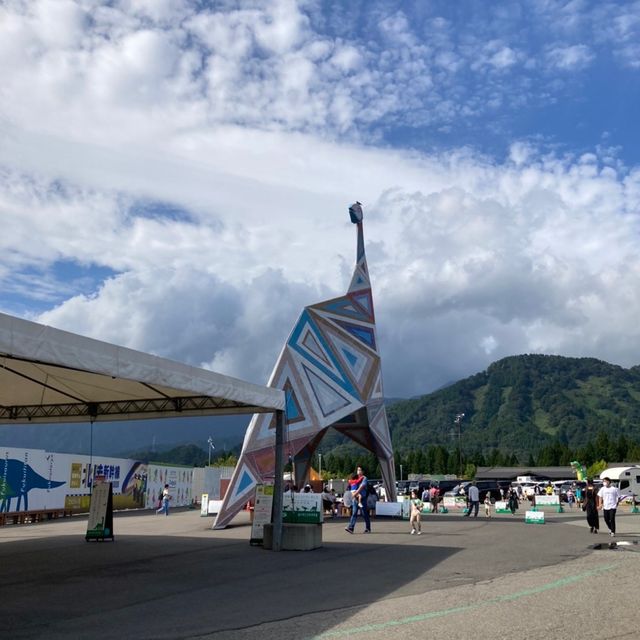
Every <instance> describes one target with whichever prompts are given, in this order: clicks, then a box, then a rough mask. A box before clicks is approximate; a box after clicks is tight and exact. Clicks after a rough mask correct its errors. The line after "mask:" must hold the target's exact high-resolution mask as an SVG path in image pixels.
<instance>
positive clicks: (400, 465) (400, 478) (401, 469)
mask: <svg viewBox="0 0 640 640" xmlns="http://www.w3.org/2000/svg"><path fill="white" fill-rule="evenodd" d="M400 482H402V465H400Z"/></svg>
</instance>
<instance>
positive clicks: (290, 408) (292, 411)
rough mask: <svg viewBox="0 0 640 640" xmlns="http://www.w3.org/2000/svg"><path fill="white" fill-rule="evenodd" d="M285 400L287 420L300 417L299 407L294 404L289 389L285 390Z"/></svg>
mask: <svg viewBox="0 0 640 640" xmlns="http://www.w3.org/2000/svg"><path fill="white" fill-rule="evenodd" d="M286 401H287V406H286V412H287V420H295V419H296V418H300V417H301V414H300V409H299V407H298V405H297V404H296V401H295V398H294V397H293V393H291V391H287V393H286Z"/></svg>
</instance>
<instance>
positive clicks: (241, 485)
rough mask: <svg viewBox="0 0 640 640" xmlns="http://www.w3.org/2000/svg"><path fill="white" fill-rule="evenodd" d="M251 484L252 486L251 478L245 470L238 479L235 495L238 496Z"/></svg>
mask: <svg viewBox="0 0 640 640" xmlns="http://www.w3.org/2000/svg"><path fill="white" fill-rule="evenodd" d="M252 484H253V478H252V477H251V476H250V475H249V474H248V473H247V472H246V470H245V471H244V473H243V474H242V476H241V478H240V482H238V488H237V489H236V495H240V494H241V493H242V492H243V491H244V490H245V489H247V488H248V487H250V486H251V485H252Z"/></svg>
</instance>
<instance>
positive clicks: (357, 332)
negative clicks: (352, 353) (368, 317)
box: [336, 320, 376, 349]
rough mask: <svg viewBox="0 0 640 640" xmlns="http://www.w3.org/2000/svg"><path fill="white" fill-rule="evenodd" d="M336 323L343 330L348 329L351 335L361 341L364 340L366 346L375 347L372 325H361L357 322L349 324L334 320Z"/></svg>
mask: <svg viewBox="0 0 640 640" xmlns="http://www.w3.org/2000/svg"><path fill="white" fill-rule="evenodd" d="M336 324H338V325H339V326H341V327H342V328H343V329H344V330H345V331H348V332H349V333H350V334H351V335H352V336H354V337H356V338H358V340H360V341H361V342H364V343H365V344H366V345H367V346H368V347H371V348H372V349H375V348H376V335H375V332H374V330H373V328H372V327H363V326H361V325H359V324H349V323H348V322H340V321H339V320H337V321H336Z"/></svg>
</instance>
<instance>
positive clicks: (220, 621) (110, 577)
mask: <svg viewBox="0 0 640 640" xmlns="http://www.w3.org/2000/svg"><path fill="white" fill-rule="evenodd" d="M601 520H602V519H601ZM211 524H212V519H211V518H206V517H205V518H203V517H201V516H200V513H199V512H198V511H193V510H182V511H179V510H174V511H172V512H171V514H170V515H169V516H168V517H165V516H163V515H157V516H156V515H154V514H153V513H151V512H127V513H117V514H115V516H114V533H115V541H114V542H110V541H105V542H95V541H91V542H86V541H85V539H84V533H85V531H86V518H83V517H74V518H68V519H63V520H58V521H52V522H46V523H38V524H33V525H9V526H5V527H0V567H1V571H2V580H1V582H0V624H1V626H0V628H1V629H2V630H3V632H6V633H7V635H6V636H4V633H3V634H2V635H3V637H8V638H12V639H14V638H15V639H16V640H18V639H34V638H47V639H50V640H56V639H61V638H64V639H74V638H82V639H83V638H99V637H105V636H106V637H116V638H119V639H120V640H122V639H127V638H136V639H139V640H144V639H151V640H156V639H157V640H161V639H175V640H178V639H180V640H182V639H185V640H186V639H205V638H206V639H211V640H223V639H224V640H226V639H234V640H235V639H239V640H244V639H247V640H248V639H253V638H261V639H263V638H267V639H269V638H274V639H275V638H278V639H279V640H286V639H288V638H292V639H293V638H295V639H298V638H302V639H312V638H347V637H348V638H367V640H377V639H378V638H380V639H384V640H389V639H390V638H394V639H395V638H400V639H401V638H416V637H418V638H423V637H424V638H427V637H428V638H446V639H447V640H457V639H473V640H484V639H485V638H486V639H489V638H491V639H492V640H495V639H496V638H509V639H517V638H523V639H525V638H526V639H538V638H539V639H542V638H544V639H545V640H556V639H558V640H563V639H564V638H567V639H568V638H572V639H573V638H575V637H576V636H579V637H581V638H582V639H587V640H588V639H591V638H593V639H595V638H598V640H604V639H609V638H627V639H631V638H640V623H639V622H638V606H639V605H638V602H639V600H638V577H639V576H640V572H639V569H640V554H639V553H638V551H639V548H638V547H639V545H638V544H637V543H638V541H639V540H640V515H638V514H632V513H629V512H628V508H624V509H623V511H619V512H618V536H617V537H616V538H615V539H613V540H612V539H611V538H610V537H609V536H608V535H606V534H605V533H600V534H598V535H592V534H590V533H589V528H588V526H587V524H586V521H585V518H584V514H582V512H579V511H570V510H568V511H567V512H565V513H554V512H547V513H546V522H545V524H525V522H524V512H520V513H518V514H517V515H515V516H511V515H498V516H494V517H493V518H491V519H486V518H485V517H484V516H483V515H482V514H480V516H479V517H478V518H476V519H474V518H465V517H463V516H462V515H461V514H458V513H453V514H452V513H450V514H437V515H429V516H425V517H424V518H423V535H421V536H415V535H409V530H410V527H409V524H408V522H406V521H402V520H392V519H382V518H379V519H374V520H373V532H372V533H371V534H364V533H363V529H364V526H363V524H362V523H359V524H358V526H357V528H356V533H355V534H354V535H350V534H348V533H347V532H345V531H344V527H345V525H346V520H345V519H336V520H331V519H329V520H328V521H327V522H326V523H325V524H324V525H323V541H324V542H323V546H322V547H321V548H319V549H315V550H313V551H282V552H273V551H267V550H265V549H262V548H261V547H257V546H251V545H250V544H249V538H250V525H249V522H248V516H247V514H246V512H243V513H241V514H239V516H237V517H236V518H235V519H234V521H233V522H232V525H231V526H230V527H229V528H227V529H225V530H222V531H214V530H212V529H211V528H210V527H211ZM601 527H603V528H604V523H603V522H601ZM603 528H602V529H601V532H602V531H603V530H604V529H603ZM611 542H615V543H616V546H615V547H613V548H610V543H611ZM596 547H599V548H596Z"/></svg>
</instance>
